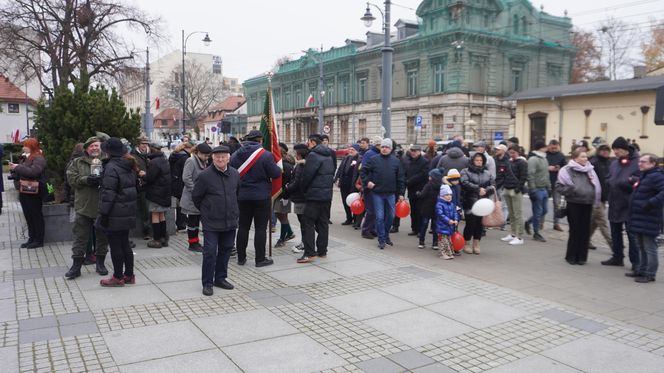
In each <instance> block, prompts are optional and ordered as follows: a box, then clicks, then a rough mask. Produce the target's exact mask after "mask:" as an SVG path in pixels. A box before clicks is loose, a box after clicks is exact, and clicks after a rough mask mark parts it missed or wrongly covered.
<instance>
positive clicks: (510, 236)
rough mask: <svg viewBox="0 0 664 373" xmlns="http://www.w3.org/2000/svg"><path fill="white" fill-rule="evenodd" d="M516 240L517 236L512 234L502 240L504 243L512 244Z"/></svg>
mask: <svg viewBox="0 0 664 373" xmlns="http://www.w3.org/2000/svg"><path fill="white" fill-rule="evenodd" d="M515 238H516V237H515V236H512V235H511V234H508V235H507V236H505V237H503V238H501V239H500V240H501V241H503V242H510V241H512V240H513V239H515Z"/></svg>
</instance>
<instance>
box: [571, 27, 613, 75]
mask: <svg viewBox="0 0 664 373" xmlns="http://www.w3.org/2000/svg"><path fill="white" fill-rule="evenodd" d="M572 44H573V45H574V47H575V48H576V55H575V56H574V62H573V64H572V74H571V76H570V83H583V82H591V81H595V80H601V79H605V76H606V75H605V73H606V66H604V65H603V64H602V52H601V50H600V47H599V45H598V43H597V38H596V37H595V35H594V34H593V33H592V32H588V31H583V30H574V31H572Z"/></svg>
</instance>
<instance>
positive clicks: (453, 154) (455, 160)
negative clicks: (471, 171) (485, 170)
mask: <svg viewBox="0 0 664 373" xmlns="http://www.w3.org/2000/svg"><path fill="white" fill-rule="evenodd" d="M485 163H486V162H485ZM437 167H438V168H441V167H442V168H443V169H445V171H449V170H451V169H453V168H456V169H457V170H463V169H464V168H466V167H468V157H466V155H465V154H464V153H463V150H461V148H457V147H454V148H450V149H448V150H447V153H445V155H444V156H443V157H442V158H441V159H440V161H439V162H438V166H437Z"/></svg>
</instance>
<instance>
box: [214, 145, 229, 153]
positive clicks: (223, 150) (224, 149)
mask: <svg viewBox="0 0 664 373" xmlns="http://www.w3.org/2000/svg"><path fill="white" fill-rule="evenodd" d="M215 153H228V154H231V149H230V148H229V147H228V146H226V145H219V146H216V147H215V148H214V149H212V154H215Z"/></svg>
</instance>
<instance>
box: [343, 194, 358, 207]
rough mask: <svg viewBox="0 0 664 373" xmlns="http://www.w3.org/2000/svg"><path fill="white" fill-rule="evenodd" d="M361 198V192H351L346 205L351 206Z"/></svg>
mask: <svg viewBox="0 0 664 373" xmlns="http://www.w3.org/2000/svg"><path fill="white" fill-rule="evenodd" d="M358 199H360V193H357V192H355V193H351V194H349V195H348V196H347V197H346V205H348V206H350V205H351V204H353V202H354V201H357V200H358Z"/></svg>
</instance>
